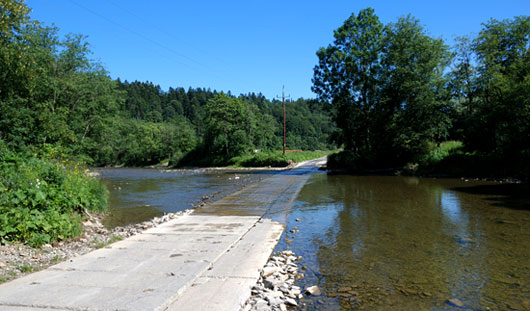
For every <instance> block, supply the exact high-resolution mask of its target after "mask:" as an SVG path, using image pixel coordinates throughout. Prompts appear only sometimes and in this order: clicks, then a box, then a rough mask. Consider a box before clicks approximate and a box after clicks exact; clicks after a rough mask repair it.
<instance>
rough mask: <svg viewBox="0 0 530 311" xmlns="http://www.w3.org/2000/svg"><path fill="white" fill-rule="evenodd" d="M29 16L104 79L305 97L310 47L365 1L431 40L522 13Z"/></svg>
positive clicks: (301, 9) (118, 8) (486, 4)
mask: <svg viewBox="0 0 530 311" xmlns="http://www.w3.org/2000/svg"><path fill="white" fill-rule="evenodd" d="M26 3H27V5H28V6H29V7H31V8H33V13H32V18H33V19H37V20H39V21H41V22H43V23H44V24H46V25H51V24H52V23H54V24H55V25H56V26H58V27H59V28H60V29H61V34H66V33H70V32H72V33H81V34H84V35H87V36H88V42H89V43H90V45H91V49H92V51H93V52H94V54H93V58H94V59H97V60H99V61H101V63H102V64H103V65H104V66H105V68H106V69H107V70H108V71H109V73H110V75H111V77H112V78H117V77H120V78H121V79H122V80H125V79H127V80H129V81H134V80H140V81H146V80H149V81H152V82H153V83H155V84H159V85H160V86H161V87H162V88H163V89H165V90H167V89H168V88H169V87H170V86H172V87H185V88H188V87H190V86H191V87H206V88H211V89H212V90H213V89H216V90H218V91H225V92H226V91H228V90H230V91H231V92H232V94H235V95H239V94H240V93H248V92H256V93H257V92H262V93H263V94H264V95H265V96H266V97H268V98H272V97H274V96H276V95H279V94H280V93H281V88H282V85H285V91H286V93H287V94H290V95H291V96H292V97H293V98H298V97H305V98H312V97H315V95H314V94H313V93H312V92H311V78H312V76H313V67H314V66H315V65H316V63H317V57H316V55H315V52H316V51H317V49H318V48H319V47H322V46H327V45H328V44H330V43H331V42H332V40H333V30H334V29H336V28H338V27H339V26H340V25H342V23H343V22H344V20H345V19H347V18H348V17H349V16H350V15H351V14H352V13H357V12H359V10H361V9H363V8H366V7H369V6H370V7H372V8H374V9H375V13H376V14H377V15H378V16H379V18H380V19H381V21H382V22H383V23H385V24H386V23H388V22H394V21H396V20H397V18H398V17H400V16H403V15H406V14H409V13H410V14H412V15H413V16H414V17H416V18H418V19H419V20H420V21H421V23H422V24H423V25H424V26H425V28H426V29H427V31H428V32H429V33H430V34H431V35H432V36H434V37H442V38H444V39H445V40H446V42H447V43H449V44H450V43H451V42H452V40H453V39H454V37H455V36H462V35H469V34H476V33H478V32H479V31H480V28H481V23H482V22H485V21H487V20H489V19H490V18H495V19H505V18H512V17H514V16H519V15H530V0H505V1H498V0H497V1H493V0H489V1H485V0H483V1H475V0H459V1H454V0H446V1H429V0H423V1H416V0H414V1H412V0H409V1H377V0H374V1H363V0H350V1H333V0H328V1H275V0H269V1H257V0H246V1H200V0H196V1H169V0H157V1H145V0H144V1H140V0H90V1H83V0H28V1H27V2H26Z"/></svg>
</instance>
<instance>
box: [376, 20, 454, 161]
mask: <svg viewBox="0 0 530 311" xmlns="http://www.w3.org/2000/svg"><path fill="white" fill-rule="evenodd" d="M382 57H383V59H382V63H383V74H382V75H381V80H380V84H381V85H382V96H381V105H380V107H379V108H380V109H379V115H380V116H381V117H382V118H381V119H380V120H379V124H378V125H377V128H383V127H386V128H387V130H386V131H379V133H380V135H379V136H378V138H379V141H381V142H384V143H382V144H380V145H379V146H378V147H381V148H378V149H379V150H380V151H378V152H377V151H376V154H379V155H382V156H383V158H385V160H390V159H388V156H385V155H388V154H391V155H392V156H393V157H394V158H395V159H397V162H398V163H399V162H400V161H401V162H403V161H415V160H417V159H418V157H419V156H421V155H422V153H424V152H425V150H424V148H425V146H426V143H428V142H440V141H442V140H444V139H445V138H446V137H447V134H448V129H449V127H450V120H449V117H448V115H447V114H446V113H445V111H446V110H447V109H448V101H449V98H450V97H449V94H448V93H447V92H446V90H447V89H446V84H447V81H446V78H445V76H444V70H445V68H446V67H447V66H448V64H449V62H450V60H451V54H450V53H449V49H448V47H447V46H446V45H445V44H444V43H443V40H442V39H433V38H431V37H429V36H428V35H427V34H426V32H425V30H424V29H423V27H422V26H421V25H420V22H419V20H417V19H415V18H413V17H411V16H410V15H409V16H406V17H402V18H399V19H398V21H397V22H396V23H391V24H389V25H388V26H387V27H386V29H385V36H384V49H383V54H382ZM389 138H390V139H391V140H392V141H389V140H388V139H389Z"/></svg>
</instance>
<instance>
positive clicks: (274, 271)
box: [241, 250, 303, 311]
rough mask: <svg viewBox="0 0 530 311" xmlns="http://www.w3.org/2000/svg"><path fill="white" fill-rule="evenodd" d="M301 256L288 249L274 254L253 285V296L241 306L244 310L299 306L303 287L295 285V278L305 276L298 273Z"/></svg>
mask: <svg viewBox="0 0 530 311" xmlns="http://www.w3.org/2000/svg"><path fill="white" fill-rule="evenodd" d="M299 260H301V257H296V256H295V254H294V253H293V252H292V251H290V250H286V251H283V252H277V253H275V254H273V255H272V256H271V257H270V258H269V261H268V262H267V264H266V265H265V267H264V268H263V269H262V272H261V277H260V279H259V280H258V282H257V283H256V285H254V286H253V287H252V291H251V297H250V298H249V299H248V301H247V302H246V304H245V305H244V306H243V307H242V308H241V310H242V311H261V310H263V311H265V310H282V311H283V310H287V307H295V306H298V304H299V303H300V300H301V299H303V294H302V289H301V288H300V287H298V286H296V285H294V282H295V280H297V279H300V278H302V277H303V274H302V273H298V265H297V264H296V262H297V261H299Z"/></svg>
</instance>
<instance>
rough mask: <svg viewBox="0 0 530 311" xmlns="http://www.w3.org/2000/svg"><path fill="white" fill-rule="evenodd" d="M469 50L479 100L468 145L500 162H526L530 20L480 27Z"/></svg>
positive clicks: (492, 22) (472, 114) (529, 137)
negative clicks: (516, 159)
mask: <svg viewBox="0 0 530 311" xmlns="http://www.w3.org/2000/svg"><path fill="white" fill-rule="evenodd" d="M472 48H473V51H474V53H475V54H476V57H477V67H478V68H477V69H478V77H477V83H478V86H477V88H478V97H479V98H478V101H477V103H476V104H475V105H474V107H475V109H474V110H473V111H470V118H469V120H470V122H469V124H468V127H467V128H466V130H467V132H468V135H467V136H466V139H465V142H466V145H467V146H468V147H470V148H472V149H475V150H480V151H482V152H487V153H493V154H495V155H497V156H499V157H505V158H512V157H514V156H515V157H517V156H518V155H519V154H520V153H521V152H526V153H527V156H529V157H530V150H529V149H530V148H529V147H528V146H530V17H528V16H521V17H515V18H514V19H511V20H503V21H498V20H494V19H492V20H490V21H488V22H487V23H484V24H483V29H482V30H481V31H480V33H479V35H478V37H477V38H476V39H475V40H474V41H473V45H472Z"/></svg>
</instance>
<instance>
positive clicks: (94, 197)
mask: <svg viewBox="0 0 530 311" xmlns="http://www.w3.org/2000/svg"><path fill="white" fill-rule="evenodd" d="M0 171H1V172H2V174H1V176H0V241H1V242H2V243H6V242H9V241H21V242H24V243H26V244H28V245H30V246H41V245H43V244H46V243H52V242H54V241H58V240H64V239H68V238H72V237H76V236H78V235H79V234H81V232H82V229H81V221H82V218H83V215H84V211H85V209H86V210H87V211H97V212H101V211H104V210H106V208H107V196H108V194H107V189H106V188H105V187H104V186H103V185H102V184H101V183H100V182H99V181H98V180H96V179H94V178H91V177H88V176H86V169H85V168H84V167H83V166H81V165H79V164H78V163H75V162H70V161H68V160H66V159H62V157H61V156H60V154H58V153H55V152H50V153H48V154H47V155H42V154H41V155H38V154H35V153H30V152H12V151H10V150H9V149H8V148H7V146H6V145H5V144H4V143H3V142H2V141H1V140H0Z"/></svg>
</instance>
